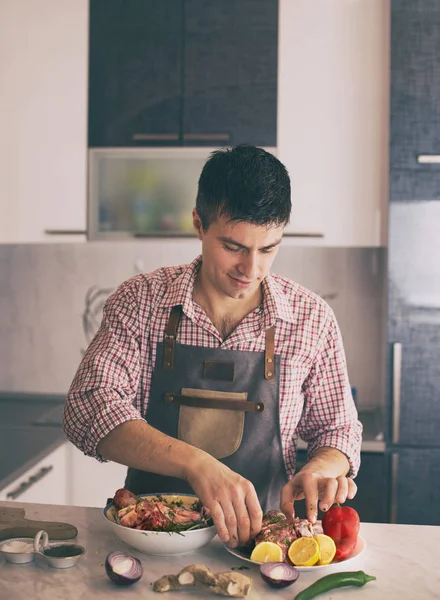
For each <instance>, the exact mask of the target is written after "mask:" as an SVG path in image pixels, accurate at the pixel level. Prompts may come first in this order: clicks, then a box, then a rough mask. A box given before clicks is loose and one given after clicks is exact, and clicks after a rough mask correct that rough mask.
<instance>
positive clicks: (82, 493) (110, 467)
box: [69, 444, 127, 508]
mask: <svg viewBox="0 0 440 600" xmlns="http://www.w3.org/2000/svg"><path fill="white" fill-rule="evenodd" d="M69 466H70V475H71V478H70V488H71V489H70V495H71V499H70V503H71V504H72V506H93V507H97V508H104V506H105V505H106V502H107V499H108V498H112V497H113V495H114V493H115V492H116V490H117V489H119V488H121V487H124V482H125V476H126V474H127V467H125V466H124V465H119V464H118V463H114V462H108V463H100V462H98V461H97V460H95V459H94V458H92V457H90V456H85V455H84V454H83V453H82V452H80V451H79V450H78V449H77V448H76V447H75V446H73V445H72V444H69Z"/></svg>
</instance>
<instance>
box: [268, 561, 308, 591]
mask: <svg viewBox="0 0 440 600" xmlns="http://www.w3.org/2000/svg"><path fill="white" fill-rule="evenodd" d="M260 574H261V577H262V578H263V579H264V581H265V582H266V583H268V584H269V585H270V586H272V587H274V588H285V587H288V586H289V585H292V583H295V581H296V580H297V579H298V577H299V571H298V569H296V568H295V567H293V566H292V565H287V564H286V563H283V562H267V563H263V564H262V565H260Z"/></svg>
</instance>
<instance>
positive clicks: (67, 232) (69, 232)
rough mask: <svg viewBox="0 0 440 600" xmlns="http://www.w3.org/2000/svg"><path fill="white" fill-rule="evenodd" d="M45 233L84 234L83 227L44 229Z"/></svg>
mask: <svg viewBox="0 0 440 600" xmlns="http://www.w3.org/2000/svg"><path fill="white" fill-rule="evenodd" d="M44 233H45V234H46V235H85V234H86V233H87V231H86V230H85V229H45V230H44Z"/></svg>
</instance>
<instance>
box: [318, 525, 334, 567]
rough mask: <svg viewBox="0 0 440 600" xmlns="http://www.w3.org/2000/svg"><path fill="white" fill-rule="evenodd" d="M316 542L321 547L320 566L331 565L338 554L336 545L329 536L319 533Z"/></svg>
mask: <svg viewBox="0 0 440 600" xmlns="http://www.w3.org/2000/svg"><path fill="white" fill-rule="evenodd" d="M315 540H316V541H317V542H318V546H319V560H318V565H329V564H330V563H331V562H332V560H333V559H334V557H335V554H336V544H335V542H334V541H333V540H332V538H331V537H330V536H329V535H325V534H324V533H318V535H315Z"/></svg>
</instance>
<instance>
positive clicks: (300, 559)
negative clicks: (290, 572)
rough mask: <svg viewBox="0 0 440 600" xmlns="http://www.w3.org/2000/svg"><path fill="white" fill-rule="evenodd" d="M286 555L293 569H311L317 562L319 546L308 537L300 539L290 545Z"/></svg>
mask: <svg viewBox="0 0 440 600" xmlns="http://www.w3.org/2000/svg"><path fill="white" fill-rule="evenodd" d="M287 555H288V557H289V558H290V560H291V562H292V564H293V565H295V567H312V566H313V565H316V563H317V562H318V560H319V544H318V542H317V541H316V540H315V539H313V538H309V537H300V538H298V539H297V540H295V541H294V542H292V543H291V544H290V547H289V550H288V551H287Z"/></svg>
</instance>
